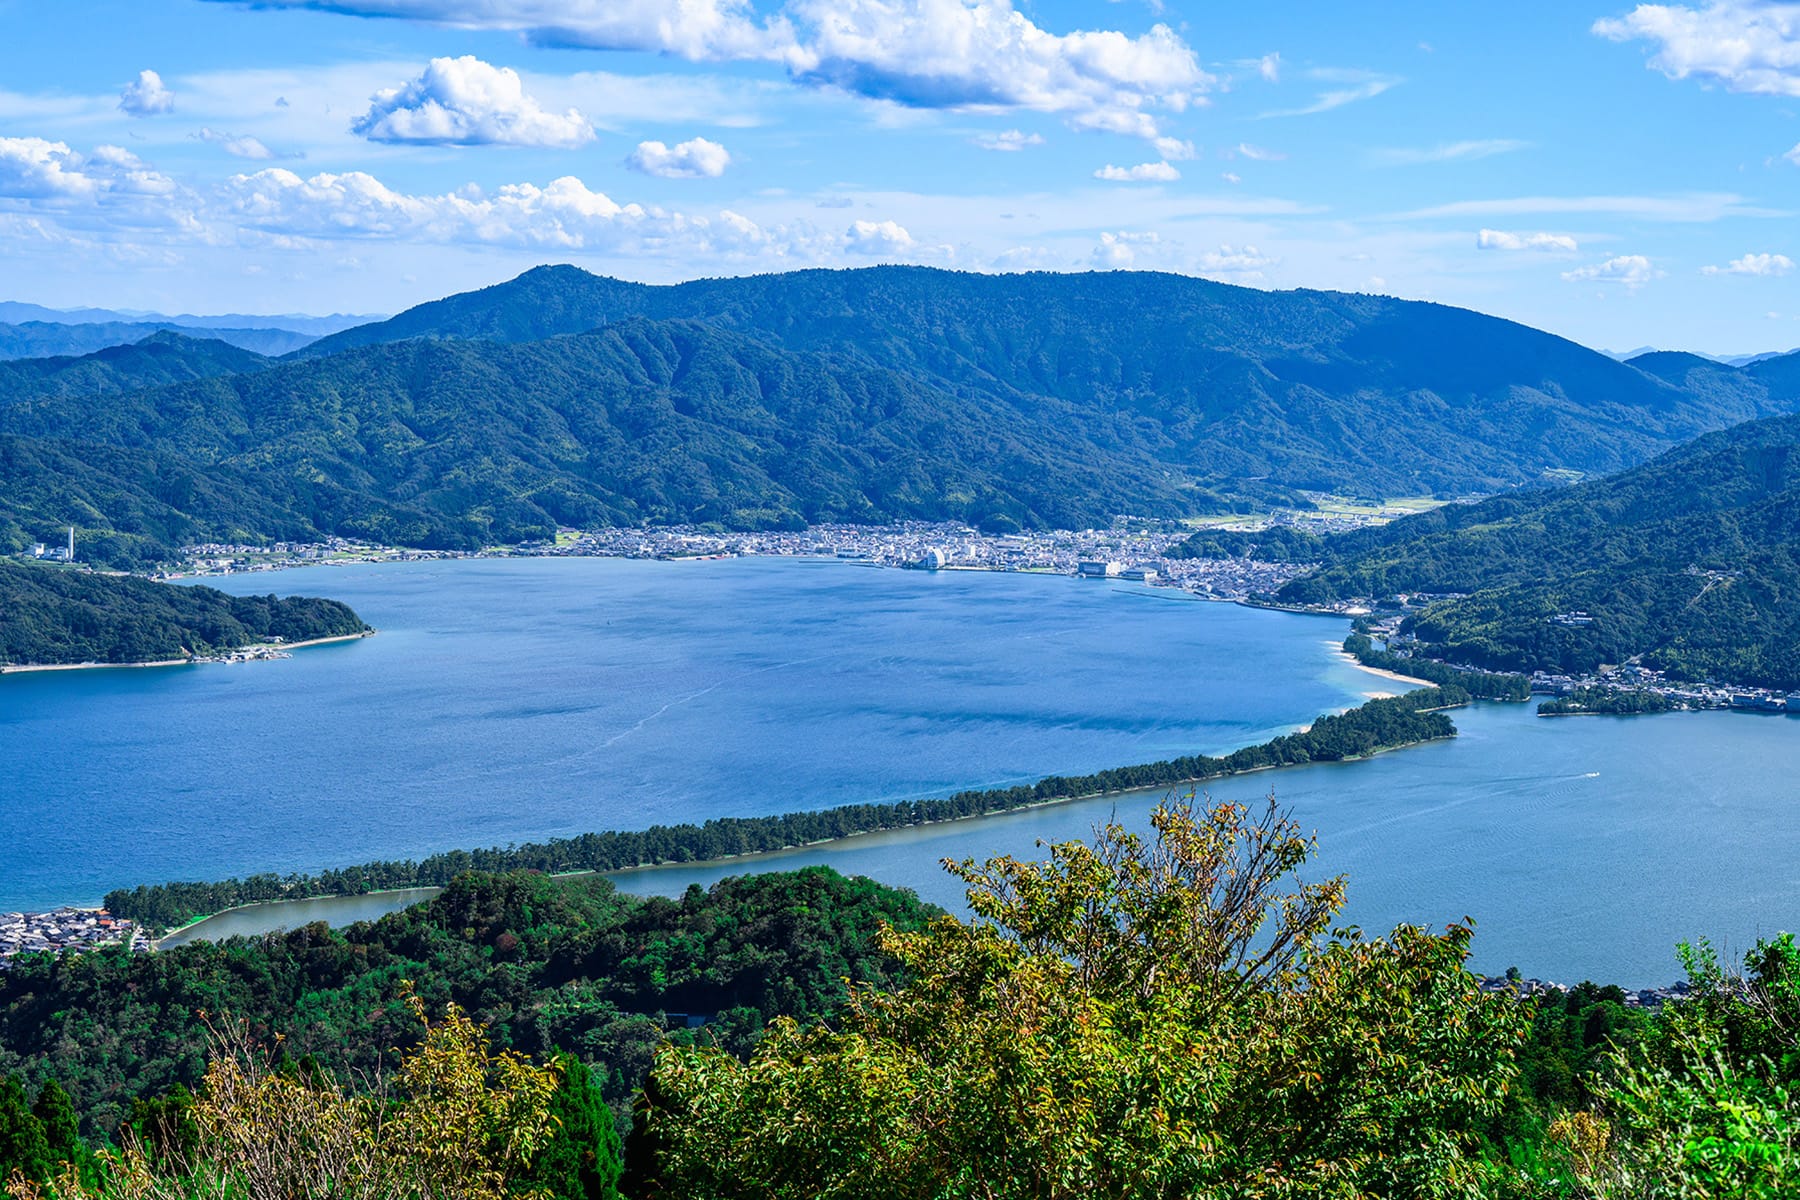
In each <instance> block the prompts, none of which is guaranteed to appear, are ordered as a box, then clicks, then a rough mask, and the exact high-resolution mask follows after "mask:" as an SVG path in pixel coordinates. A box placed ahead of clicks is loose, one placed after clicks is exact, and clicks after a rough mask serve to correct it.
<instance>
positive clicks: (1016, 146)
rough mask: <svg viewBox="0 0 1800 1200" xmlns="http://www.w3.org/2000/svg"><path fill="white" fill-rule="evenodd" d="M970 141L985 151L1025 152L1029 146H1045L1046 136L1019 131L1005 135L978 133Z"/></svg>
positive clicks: (1008, 131)
mask: <svg viewBox="0 0 1800 1200" xmlns="http://www.w3.org/2000/svg"><path fill="white" fill-rule="evenodd" d="M969 140H970V141H972V142H974V143H975V144H976V145H977V146H980V147H981V148H982V149H983V150H1000V151H1004V152H1015V151H1019V150H1023V149H1025V148H1026V147H1027V146H1041V145H1043V144H1044V135H1043V134H1041V133H1026V132H1024V131H1023V130H1019V129H1008V130H1007V131H1005V132H1004V133H978V134H976V135H975V136H974V137H973V138H971V139H969Z"/></svg>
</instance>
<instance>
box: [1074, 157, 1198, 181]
mask: <svg viewBox="0 0 1800 1200" xmlns="http://www.w3.org/2000/svg"><path fill="white" fill-rule="evenodd" d="M1094 178H1095V179H1104V180H1107V181H1108V182H1111V183H1173V182H1174V181H1175V180H1177V179H1180V178H1181V172H1180V171H1177V170H1176V169H1175V168H1174V167H1172V166H1170V165H1169V164H1168V163H1166V162H1148V163H1139V164H1138V165H1137V166H1135V167H1115V166H1113V165H1112V164H1111V163H1107V164H1106V165H1105V166H1104V167H1101V168H1100V169H1099V170H1098V171H1095V172H1094Z"/></svg>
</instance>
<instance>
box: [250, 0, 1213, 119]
mask: <svg viewBox="0 0 1800 1200" xmlns="http://www.w3.org/2000/svg"><path fill="white" fill-rule="evenodd" d="M215 2H219V3H234V4H241V5H245V6H250V7H256V8H310V9H319V10H325V11H331V12H339V13H351V14H357V15H362V16H371V17H397V18H403V19H408V20H415V21H426V22H431V23H435V24H440V25H449V26H456V27H460V28H473V29H499V30H512V31H517V32H520V33H523V34H525V35H526V36H527V37H528V38H529V39H530V40H532V41H533V42H536V43H538V44H546V45H563V46H576V47H588V48H595V49H611V50H649V51H656V52H661V53H667V54H677V55H680V56H682V57H684V58H689V59H692V60H695V61H703V62H727V61H774V62H780V63H782V64H783V65H785V66H786V67H787V69H788V73H789V75H790V76H791V77H792V78H793V79H794V80H796V81H797V82H800V83H803V84H806V85H810V86H817V87H827V88H835V89H838V90H841V91H846V92H850V93H853V94H856V95H859V96H865V97H869V98H873V99H876V100H884V101H891V102H893V103H896V104H900V105H904V106H906V107H910V108H930V109H974V110H999V109H1026V110H1030V111H1035V112H1045V113H1056V114H1059V115H1062V116H1064V117H1066V118H1067V119H1069V120H1070V121H1071V122H1078V123H1083V127H1104V128H1118V127H1120V126H1122V125H1125V124H1128V123H1129V124H1132V125H1134V126H1136V127H1138V129H1139V130H1140V131H1141V130H1142V129H1143V128H1145V127H1146V126H1147V127H1148V128H1149V131H1148V132H1146V133H1142V136H1146V137H1154V136H1156V134H1157V132H1158V131H1157V130H1156V129H1155V128H1154V126H1155V118H1154V117H1153V116H1152V115H1151V113H1150V111H1149V110H1152V109H1155V110H1160V111H1164V112H1169V113H1180V112H1183V111H1185V110H1186V109H1187V108H1188V107H1190V106H1191V105H1193V104H1195V103H1198V102H1200V100H1201V99H1202V97H1203V96H1204V94H1205V93H1206V92H1208V91H1210V90H1212V89H1213V88H1215V87H1216V86H1218V83H1219V81H1218V80H1217V79H1216V78H1215V77H1214V76H1212V75H1211V74H1209V73H1208V72H1206V71H1205V70H1203V69H1202V68H1201V66H1200V62H1199V59H1198V57H1197V56H1196V55H1195V53H1194V51H1193V50H1192V48H1190V47H1189V46H1188V45H1187V43H1186V42H1184V41H1183V40H1182V39H1181V37H1180V36H1179V35H1177V34H1176V33H1175V31H1174V30H1172V29H1170V28H1169V27H1168V26H1167V25H1161V24H1159V25H1156V26H1153V27H1152V28H1151V29H1150V31H1149V32H1148V33H1144V34H1141V35H1139V36H1136V37H1133V36H1130V35H1127V34H1125V33H1121V32H1118V31H1114V30H1078V31H1075V32H1072V33H1067V34H1056V33H1051V32H1050V31H1048V30H1045V29H1043V28H1041V27H1040V26H1038V25H1037V24H1036V23H1034V22H1033V21H1032V20H1031V19H1030V18H1028V17H1027V16H1025V14H1024V13H1022V12H1020V11H1018V10H1017V9H1016V8H1015V7H1014V5H1013V0H787V3H786V5H785V6H784V7H783V8H782V9H780V11H778V12H777V13H775V14H774V15H772V16H767V17H762V16H759V15H758V14H757V12H756V11H755V9H754V8H753V7H752V5H751V4H750V3H749V0H681V2H680V3H673V4H671V3H668V2H667V0H215ZM1096 122H1098V123H1099V124H1094V123H1096Z"/></svg>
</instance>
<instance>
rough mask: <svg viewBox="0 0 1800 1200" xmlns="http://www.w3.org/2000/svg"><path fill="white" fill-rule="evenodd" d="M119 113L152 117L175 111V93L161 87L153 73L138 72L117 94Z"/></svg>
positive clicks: (159, 80)
mask: <svg viewBox="0 0 1800 1200" xmlns="http://www.w3.org/2000/svg"><path fill="white" fill-rule="evenodd" d="M119 111H121V112H123V113H125V114H126V115H127V116H133V117H154V116H157V115H158V114H160V113H166V112H174V111H175V93H174V92H171V91H170V90H169V89H168V88H166V87H164V86H163V81H162V76H161V75H158V74H157V73H156V72H155V71H139V72H138V77H137V79H136V80H135V81H134V82H132V83H130V84H128V85H126V88H125V90H124V91H122V92H120V93H119Z"/></svg>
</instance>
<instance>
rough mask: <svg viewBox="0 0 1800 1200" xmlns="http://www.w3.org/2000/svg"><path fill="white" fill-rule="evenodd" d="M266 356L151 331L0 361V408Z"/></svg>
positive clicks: (243, 365)
mask: <svg viewBox="0 0 1800 1200" xmlns="http://www.w3.org/2000/svg"><path fill="white" fill-rule="evenodd" d="M268 363H269V360H268V359H267V358H264V357H263V356H262V355H260V354H255V353H252V352H251V351H249V350H241V349H239V348H238V347H236V346H233V345H231V344H229V343H227V342H223V341H219V340H217V339H213V338H193V337H184V336H182V335H181V334H178V333H168V332H162V333H153V334H151V335H150V336H149V337H146V338H144V339H143V340H142V341H139V342H134V343H132V344H130V345H126V346H109V347H107V348H105V349H103V350H96V351H95V352H93V353H92V354H84V355H81V356H80V357H61V358H25V359H19V360H17V361H14V362H0V407H5V406H7V405H9V404H16V403H17V402H19V401H20V400H31V399H35V398H37V397H40V396H46V397H60V398H71V399H73V398H80V397H83V396H98V395H104V394H107V393H110V392H135V391H142V390H143V389H145V388H152V387H161V386H162V385H164V384H170V383H186V382H187V381H188V380H190V379H207V378H210V377H212V376H214V375H239V374H244V373H247V372H250V371H258V370H261V369H262V368H263V367H265V366H267V365H268Z"/></svg>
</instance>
